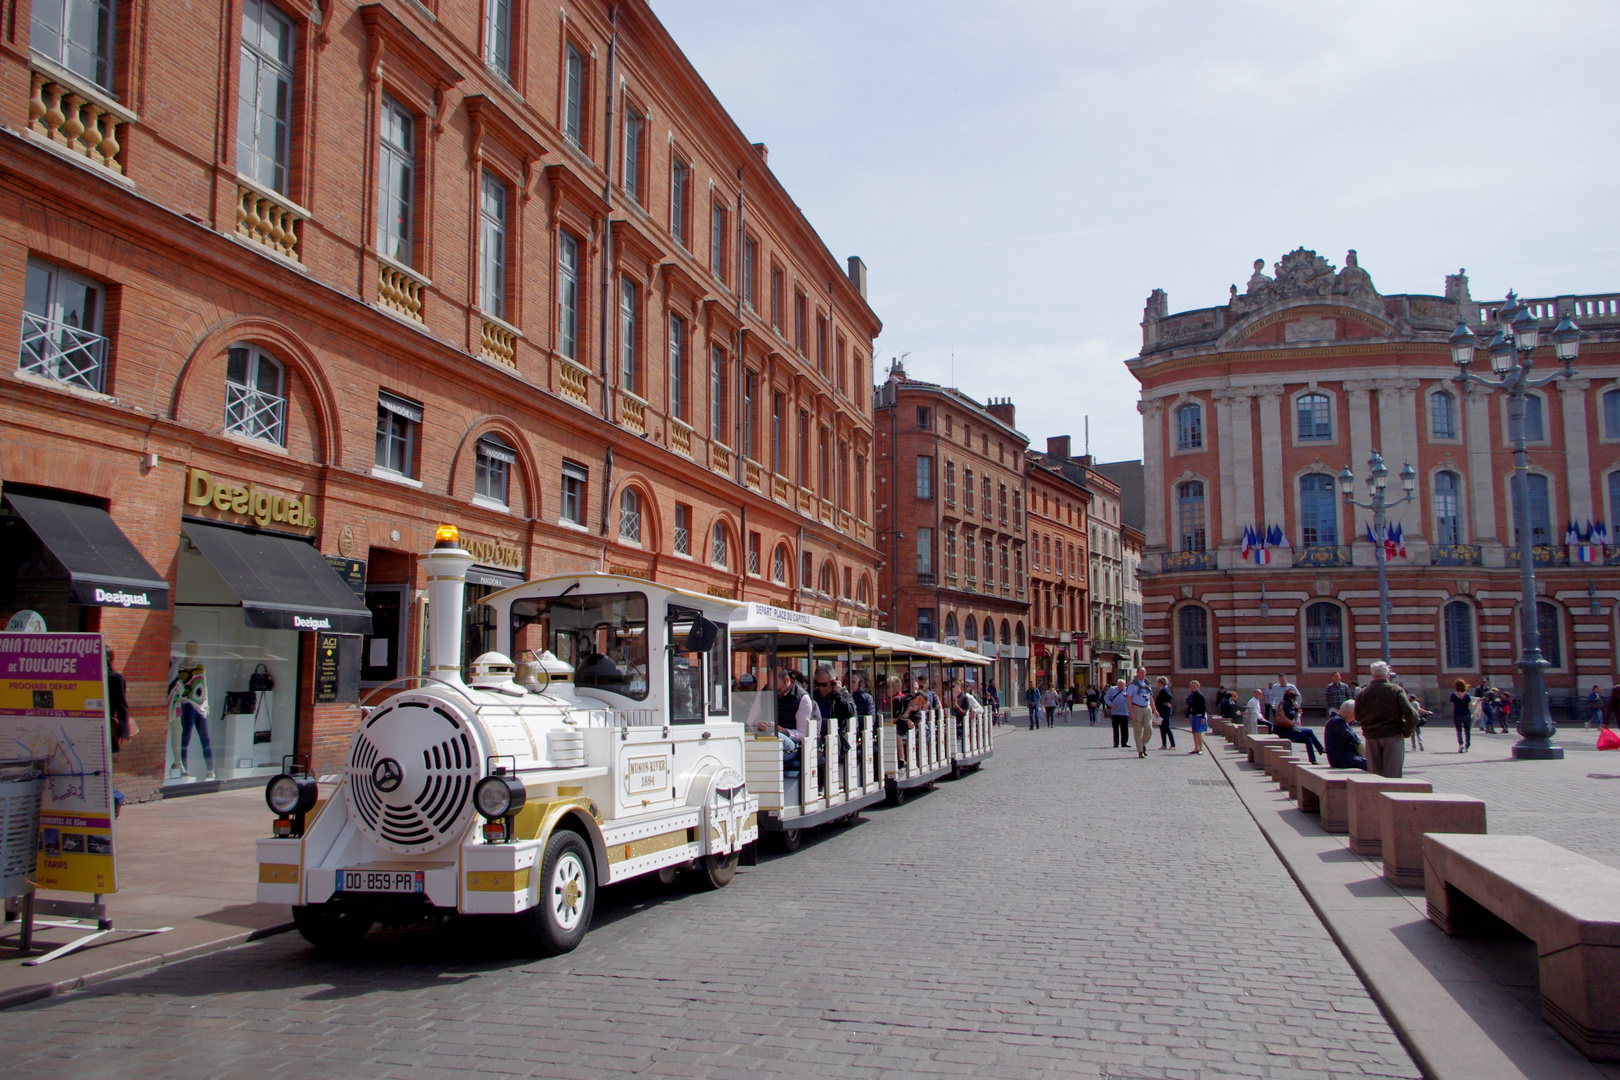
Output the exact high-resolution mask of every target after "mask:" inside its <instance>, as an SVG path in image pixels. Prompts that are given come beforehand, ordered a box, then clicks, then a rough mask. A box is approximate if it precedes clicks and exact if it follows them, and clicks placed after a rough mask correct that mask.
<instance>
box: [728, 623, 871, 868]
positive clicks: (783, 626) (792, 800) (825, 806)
mask: <svg viewBox="0 0 1620 1080" xmlns="http://www.w3.org/2000/svg"><path fill="white" fill-rule="evenodd" d="M729 629H730V632H731V650H732V651H731V657H732V659H731V663H732V674H733V682H732V690H731V694H732V716H733V717H734V718H735V719H736V720H737V721H739V722H740V723H742V724H743V725H744V727H745V728H746V729H747V732H748V740H747V743H746V747H747V760H748V772H747V777H748V789H749V791H750V792H752V793H753V794H754V795H755V796H757V797H758V799H759V806H760V818H759V824H760V829H761V831H762V832H763V833H764V834H766V835H767V836H773V837H774V838H775V839H776V840H777V841H778V843H779V846H781V847H782V848H784V849H786V850H788V851H792V850H795V849H796V848H797V847H798V846H799V841H800V834H801V831H802V830H804V829H809V828H814V827H815V826H817V825H822V824H825V823H827V822H831V821H837V820H841V819H844V818H851V817H853V816H854V815H855V814H857V813H859V812H860V811H861V809H862V808H864V807H867V806H871V805H872V804H873V803H876V802H879V801H881V800H882V799H883V798H884V794H885V790H884V774H883V771H882V770H883V761H884V753H885V752H884V750H883V744H884V741H885V739H887V738H889V737H890V735H891V734H892V728H886V727H885V725H884V722H883V717H882V716H881V714H879V713H878V711H877V708H876V704H875V699H874V697H873V695H872V679H873V669H874V665H875V662H876V657H877V648H876V646H874V645H873V644H872V643H871V642H869V641H867V640H865V639H863V638H861V637H859V636H857V635H856V634H855V633H854V632H852V631H851V630H850V629H849V628H848V627H845V626H842V625H840V624H839V623H837V622H835V621H833V620H832V619H826V618H821V617H819V616H815V615H808V614H805V613H803V612H798V611H789V610H786V609H784V608H778V607H772V606H770V605H768V604H760V603H750V604H748V605H747V606H746V607H745V608H744V609H743V611H742V612H740V613H739V614H738V615H737V616H736V617H735V618H734V619H733V620H732V623H731V626H730V628H729ZM790 673H797V674H798V675H799V676H800V677H801V678H802V680H803V682H804V685H805V688H806V692H807V693H809V694H810V695H811V697H812V700H813V701H814V699H815V692H816V689H817V685H816V684H817V682H818V680H820V679H825V678H826V677H827V676H831V677H832V678H835V679H837V681H838V683H839V684H840V685H841V686H842V687H843V688H845V689H846V690H848V691H849V692H850V694H849V698H848V699H840V700H846V701H847V703H848V708H847V710H845V711H847V712H849V713H850V715H848V716H839V715H837V712H838V711H839V710H836V709H833V708H831V707H829V708H828V710H827V712H828V715H826V716H823V715H822V710H821V708H820V704H819V702H816V707H815V708H814V709H813V710H812V713H811V717H810V731H809V735H808V737H807V738H805V739H804V740H803V743H802V744H801V745H799V746H798V747H796V748H794V747H791V745H790V744H788V745H785V744H784V743H783V741H782V740H781V738H780V737H779V735H778V721H779V719H785V718H783V717H780V716H779V712H778V708H779V706H778V702H779V700H780V691H781V689H782V685H780V680H782V679H783V678H784V677H787V676H788V675H789V674H790ZM782 726H784V727H787V726H791V725H790V724H788V723H784V724H783V725H782Z"/></svg>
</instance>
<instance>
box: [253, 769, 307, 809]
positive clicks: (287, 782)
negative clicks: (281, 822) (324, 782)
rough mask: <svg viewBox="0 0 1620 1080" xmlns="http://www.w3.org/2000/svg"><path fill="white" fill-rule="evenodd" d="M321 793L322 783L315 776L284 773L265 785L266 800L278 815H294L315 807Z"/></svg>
mask: <svg viewBox="0 0 1620 1080" xmlns="http://www.w3.org/2000/svg"><path fill="white" fill-rule="evenodd" d="M319 793H320V785H319V784H317V783H316V782H315V778H314V777H313V776H295V775H293V774H292V773H282V774H281V775H280V776H276V777H273V778H271V780H270V783H268V784H266V785H265V788H264V801H265V804H266V805H268V806H269V807H270V812H271V813H272V814H275V815H276V816H277V817H292V816H294V815H298V814H307V813H309V812H310V810H312V809H314V807H315V800H316V798H317V796H318V795H319Z"/></svg>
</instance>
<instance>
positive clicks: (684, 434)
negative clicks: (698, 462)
mask: <svg viewBox="0 0 1620 1080" xmlns="http://www.w3.org/2000/svg"><path fill="white" fill-rule="evenodd" d="M669 445H670V446H671V447H673V448H674V450H675V452H676V453H677V454H683V455H685V456H686V457H691V456H692V429H691V428H689V427H687V426H686V425H685V424H683V423H681V422H680V421H679V420H673V419H672V420H670V422H669Z"/></svg>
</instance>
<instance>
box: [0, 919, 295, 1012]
mask: <svg viewBox="0 0 1620 1080" xmlns="http://www.w3.org/2000/svg"><path fill="white" fill-rule="evenodd" d="M291 929H293V923H292V920H291V919H289V920H287V921H286V922H281V923H273V924H272V925H270V926H261V927H259V928H258V929H257V930H243V931H241V932H240V933H236V934H231V935H229V936H227V937H222V938H216V939H214V940H213V941H204V942H201V943H199V944H197V945H191V946H188V947H186V948H184V949H177V950H175V951H174V952H169V953H158V954H157V955H156V956H148V957H144V958H142V959H140V960H132V961H130V962H129V963H127V964H119V965H118V966H116V967H110V968H107V969H106V970H104V971H91V972H86V973H85V974H83V975H77V976H74V977H73V978H71V979H64V980H62V981H61V982H55V983H43V984H41V985H38V986H24V987H20V988H18V989H16V990H9V991H3V992H0V1009H11V1008H15V1007H16V1006H18V1005H27V1004H29V1003H30V1002H34V1001H43V1000H44V999H46V998H52V997H56V996H57V995H58V994H66V993H69V992H70V991H73V990H83V989H85V988H86V987H89V986H94V985H96V984H97V983H104V982H109V981H111V980H113V979H120V978H123V977H124V976H125V975H134V974H136V973H137V972H141V971H146V970H148V969H150V968H157V967H163V966H165V965H167V964H178V963H181V962H182V961H186V960H195V959H197V958H198V957H202V956H207V955H209V954H210V953H216V952H221V951H223V950H225V949H229V948H231V947H232V946H234V945H245V944H247V943H248V942H250V941H259V940H261V939H263V938H268V937H274V936H276V935H277V934H285V933H286V932H287V931H289V930H291Z"/></svg>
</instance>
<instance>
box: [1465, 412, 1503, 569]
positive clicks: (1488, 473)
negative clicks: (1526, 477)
mask: <svg viewBox="0 0 1620 1080" xmlns="http://www.w3.org/2000/svg"><path fill="white" fill-rule="evenodd" d="M1462 390H1463V395H1462V396H1463V445H1464V447H1466V449H1467V453H1468V520H1467V521H1466V522H1465V525H1466V526H1467V528H1466V532H1467V534H1468V536H1467V540H1468V542H1470V543H1475V544H1479V545H1481V546H1482V547H1484V548H1485V551H1484V557H1485V565H1486V566H1503V565H1505V564H1506V559H1507V556H1506V555H1505V554H1504V553H1503V550H1502V541H1501V539H1500V538H1499V537H1498V535H1497V532H1496V505H1497V500H1496V495H1497V492H1496V477H1495V474H1494V472H1493V470H1492V468H1491V450H1492V449H1493V447H1494V445H1495V440H1496V435H1495V433H1494V432H1492V431H1491V405H1492V403H1493V402H1494V401H1495V399H1496V394H1495V392H1493V391H1490V390H1487V389H1485V388H1484V387H1483V386H1476V385H1475V384H1473V383H1465V384H1463V388H1462ZM1509 531H1510V532H1511V529H1510V530H1509Z"/></svg>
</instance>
